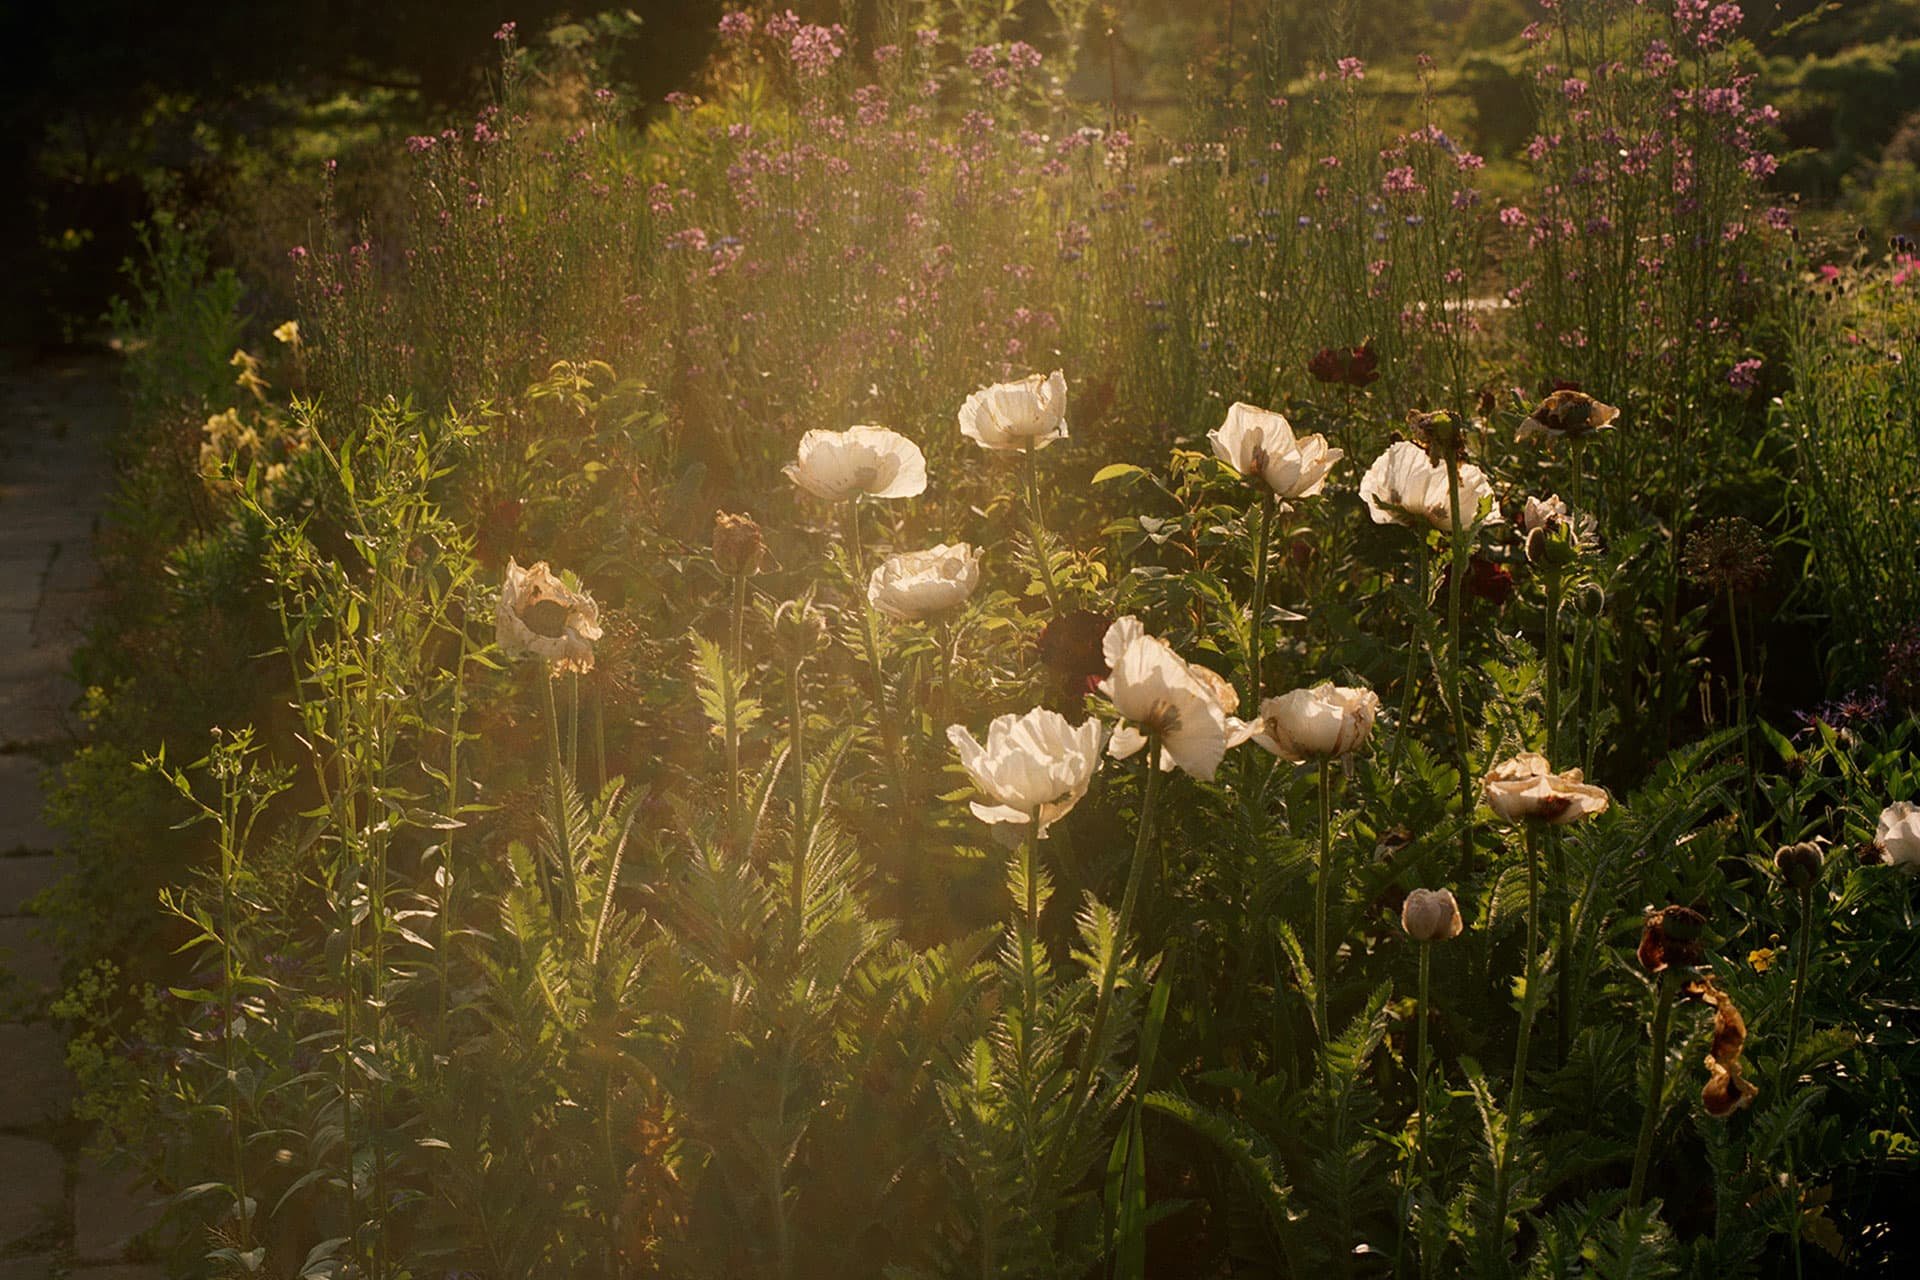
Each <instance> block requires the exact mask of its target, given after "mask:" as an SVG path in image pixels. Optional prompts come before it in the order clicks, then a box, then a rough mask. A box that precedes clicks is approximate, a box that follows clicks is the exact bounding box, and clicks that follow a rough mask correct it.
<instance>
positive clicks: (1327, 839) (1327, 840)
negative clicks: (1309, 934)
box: [1313, 759, 1333, 1060]
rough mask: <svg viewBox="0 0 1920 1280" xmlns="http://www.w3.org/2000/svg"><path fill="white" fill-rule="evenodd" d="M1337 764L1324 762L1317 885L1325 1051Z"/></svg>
mask: <svg viewBox="0 0 1920 1280" xmlns="http://www.w3.org/2000/svg"><path fill="white" fill-rule="evenodd" d="M1332 769H1333V761H1332V760H1331V759H1327V760H1322V761H1321V762H1320V776H1319V779H1318V781H1319V793H1320V867H1319V874H1318V875H1316V876H1315V877H1314V884H1313V994H1314V1018H1315V1020H1316V1021H1317V1022H1318V1023H1319V1026H1320V1044H1321V1048H1322V1050H1323V1053H1322V1059H1323V1060H1324V1058H1325V1054H1324V1049H1325V1047H1326V1045H1327V1043H1328V1042H1329V1041H1330V1040H1332V1039H1333V1028H1332V1027H1331V1026H1329V1025H1328V1022H1327V987H1328V985H1329V984H1330V982H1331V980H1332V973H1331V972H1330V971H1331V969H1332V962H1331V961H1330V960H1329V959H1328V958H1327V894H1328V891H1329V889H1330V887H1331V885H1332V882H1333V774H1332V772H1331V771H1332Z"/></svg>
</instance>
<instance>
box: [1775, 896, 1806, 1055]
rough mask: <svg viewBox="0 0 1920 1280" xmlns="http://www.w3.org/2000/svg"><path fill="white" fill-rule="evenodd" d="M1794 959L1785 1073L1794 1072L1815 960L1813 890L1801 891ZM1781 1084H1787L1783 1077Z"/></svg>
mask: <svg viewBox="0 0 1920 1280" xmlns="http://www.w3.org/2000/svg"><path fill="white" fill-rule="evenodd" d="M1798 941H1799V946H1798V947H1797V948H1796V954H1795V955H1794V958H1793V1002H1792V1004H1791V1005H1790V1006H1789V1007H1788V1009H1787V1054H1786V1057H1785V1058H1784V1059H1782V1064H1783V1071H1792V1070H1793V1055H1794V1051H1795V1050H1797V1049H1798V1048H1799V1047H1800V997H1801V996H1802V995H1804V994H1805V993H1806V989H1807V965H1808V963H1809V962H1810V961H1811V960H1812V958H1813V890H1812V889H1802V890H1801V891H1800V937H1799V939H1798ZM1781 1084H1782V1085H1783V1086H1784V1085H1785V1084H1786V1077H1785V1076H1784V1075H1783V1076H1782V1079H1781Z"/></svg>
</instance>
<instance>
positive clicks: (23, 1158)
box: [0, 1135, 67, 1250]
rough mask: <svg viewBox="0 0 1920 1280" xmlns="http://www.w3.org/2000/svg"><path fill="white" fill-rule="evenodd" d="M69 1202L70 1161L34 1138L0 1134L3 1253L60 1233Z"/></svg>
mask: <svg viewBox="0 0 1920 1280" xmlns="http://www.w3.org/2000/svg"><path fill="white" fill-rule="evenodd" d="M66 1203H67V1162H66V1160H65V1159H64V1158H63V1157H62V1156H61V1154H60V1152H59V1151H58V1150H57V1149H55V1148H54V1147H52V1146H50V1145H48V1144H47V1143H44V1142H39V1141H36V1140H35V1139H32V1138H13V1137H6V1136H4V1135H0V1250H5V1249H10V1248H12V1247H13V1246H14V1245H17V1244H20V1243H22V1242H23V1241H27V1240H32V1239H34V1238H36V1237H38V1236H40V1235H42V1234H44V1233H46V1232H47V1231H48V1230H49V1229H50V1228H51V1229H53V1230H56V1231H57V1230H58V1229H59V1227H60V1219H61V1217H62V1215H63V1213H64V1211H65V1209H66Z"/></svg>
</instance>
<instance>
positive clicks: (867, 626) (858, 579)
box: [847, 498, 907, 813]
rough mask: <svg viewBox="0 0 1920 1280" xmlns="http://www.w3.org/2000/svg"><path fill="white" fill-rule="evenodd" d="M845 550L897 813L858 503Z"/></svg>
mask: <svg viewBox="0 0 1920 1280" xmlns="http://www.w3.org/2000/svg"><path fill="white" fill-rule="evenodd" d="M847 550H848V553H849V554H850V555H851V556H852V557H853V589H854V591H855V592H856V593H857V594H858V595H859V596H860V606H861V607H860V641H861V643H862V644H863V645H864V646H865V647H866V651H867V670H868V673H869V675H870V676H871V678H872V680H873V712H874V717H873V718H874V720H875V721H876V722H877V723H878V724H879V726H880V741H881V745H882V747H883V748H884V749H885V751H886V753H887V769H888V771H889V772H890V773H892V775H893V798H894V802H895V803H896V804H898V805H899V806H900V809H901V812H903V813H904V812H905V811H906V807H907V778H906V772H905V770H903V769H902V768H901V765H900V731H899V728H898V727H897V726H896V725H895V724H894V723H893V717H892V716H891V715H889V714H888V712H887V677H886V674H885V673H884V672H883V671H882V670H881V669H880V642H879V641H878V640H876V639H875V638H874V634H873V601H872V600H870V599H869V598H868V597H867V593H866V581H867V576H866V575H867V566H866V554H865V552H864V550H863V549H862V546H861V543H860V500H859V499H858V498H855V499H854V500H853V501H852V502H849V503H848V504H847Z"/></svg>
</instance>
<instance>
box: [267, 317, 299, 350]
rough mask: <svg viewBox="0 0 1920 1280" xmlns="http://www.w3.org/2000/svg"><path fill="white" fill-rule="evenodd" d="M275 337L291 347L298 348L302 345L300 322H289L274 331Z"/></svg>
mask: <svg viewBox="0 0 1920 1280" xmlns="http://www.w3.org/2000/svg"><path fill="white" fill-rule="evenodd" d="M273 336H274V337H276V338H278V339H279V340H280V341H282V342H284V343H286V344H287V345H288V346H290V347H298V346H299V345H300V322H299V321H298V320H289V321H287V322H286V323H285V324H283V325H281V326H280V327H279V328H278V329H275V330H274V331H273Z"/></svg>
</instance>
